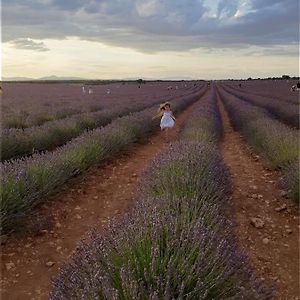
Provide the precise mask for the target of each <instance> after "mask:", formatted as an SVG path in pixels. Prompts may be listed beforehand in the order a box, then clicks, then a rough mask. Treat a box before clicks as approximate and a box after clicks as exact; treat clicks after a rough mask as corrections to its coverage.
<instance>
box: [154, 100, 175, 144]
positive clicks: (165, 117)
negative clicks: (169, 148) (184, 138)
mask: <svg viewBox="0 0 300 300" xmlns="http://www.w3.org/2000/svg"><path fill="white" fill-rule="evenodd" d="M159 117H161V120H160V128H161V130H162V131H164V132H165V139H166V142H169V134H168V133H169V129H171V128H173V127H174V124H175V117H174V115H173V113H172V111H171V105H170V103H169V102H166V103H164V104H161V105H160V106H159V109H158V114H157V115H156V116H155V117H153V119H155V118H159Z"/></svg>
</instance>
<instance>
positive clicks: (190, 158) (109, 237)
mask: <svg viewBox="0 0 300 300" xmlns="http://www.w3.org/2000/svg"><path fill="white" fill-rule="evenodd" d="M288 86H289V85H287V83H286V82H285V81H282V82H279V83H278V84H277V83H276V82H273V81H264V82H260V81H253V80H252V81H251V82H250V81H235V82H232V81H220V82H217V81H216V82H204V81H185V82H147V83H146V84H139V83H136V82H125V83H113V84H106V85H104V84H103V85H89V87H88V89H90V92H86V91H83V90H82V85H81V84H67V83H61V84H60V83H55V84H54V83H52V84H46V83H43V84H38V83H6V84H4V85H3V87H4V97H3V103H2V106H3V108H2V111H3V122H2V127H1V128H2V135H1V145H2V146H1V147H2V158H1V171H2V176H1V208H0V210H1V231H2V232H3V233H4V234H6V235H9V234H13V233H14V232H18V231H20V228H22V226H24V224H27V223H28V222H32V220H33V219H34V218H35V216H36V213H37V212H38V211H39V210H40V208H41V207H44V205H46V207H48V205H49V207H51V205H52V204H51V203H49V204H48V202H51V201H48V200H49V199H50V196H51V197H52V198H51V199H52V200H53V197H54V198H55V195H58V196H57V199H56V201H58V202H59V201H60V200H61V201H62V204H61V206H60V209H61V210H63V209H64V206H65V205H66V202H64V201H65V200H64V199H61V196H60V195H62V194H61V191H62V190H64V191H65V193H68V190H70V193H71V192H72V193H73V192H74V190H78V195H77V196H76V199H77V200H78V201H79V198H80V201H82V199H87V196H86V193H83V194H81V189H82V186H81V185H80V188H79V186H77V185H75V186H74V184H73V185H72V183H70V181H71V180H72V179H76V178H77V179H78V180H82V181H85V180H87V181H88V180H89V179H91V178H92V179H91V180H92V181H93V180H94V181H93V182H94V185H93V186H92V188H93V189H96V188H98V186H100V185H101V189H102V194H103V195H104V194H106V189H107V190H109V191H108V193H109V195H113V193H117V192H116V190H117V189H119V188H120V187H121V188H122V185H121V184H120V185H119V184H117V185H116V186H115V187H111V188H109V187H108V186H105V187H102V182H101V180H100V176H99V179H97V178H96V179H95V177H97V176H94V175H93V177H90V175H89V171H90V170H92V171H93V170H95V169H96V168H98V169H102V168H103V169H104V167H103V166H104V164H108V165H109V164H110V162H111V161H115V160H118V156H119V155H121V154H124V153H130V152H131V151H136V150H132V149H135V148H134V147H137V148H139V147H141V148H142V147H145V149H147V147H149V148H150V147H156V148H155V150H153V149H152V150H151V151H152V152H151V155H150V154H149V156H148V160H147V161H146V160H145V164H143V165H139V170H140V172H141V173H140V175H136V174H135V175H134V176H139V180H138V181H137V183H136V185H135V187H134V190H132V191H131V192H132V194H134V196H131V197H132V198H133V199H134V204H132V206H131V208H130V209H129V210H126V211H125V210H124V209H123V211H122V214H121V215H120V216H118V217H117V218H111V219H109V221H108V223H107V225H106V226H105V227H104V228H102V229H101V231H99V230H97V229H94V230H92V232H91V233H90V237H89V239H88V240H86V239H85V240H84V241H82V242H80V243H79V245H78V246H77V247H76V249H75V251H74V253H73V254H72V255H70V259H69V260H68V261H65V260H64V261H63V262H64V263H63V264H61V265H60V268H59V269H58V270H57V272H56V273H55V274H54V275H55V276H54V277H53V278H52V281H51V285H50V288H49V290H48V291H47V292H49V298H50V299H52V300H62V299H66V300H67V299H124V300H125V299H153V300H154V299H249V300H250V299H264V300H267V299H273V297H274V294H275V293H276V292H275V290H276V289H275V288H274V285H275V284H273V282H272V281H271V280H270V281H267V282H266V281H265V280H264V279H262V278H261V277H259V276H257V273H256V271H255V270H254V271H253V268H252V262H251V259H250V261H249V259H248V256H247V253H246V251H244V249H243V246H241V245H240V243H239V239H240V237H239V236H238V234H237V232H236V229H235V226H236V215H235V214H232V213H231V199H232V196H230V195H231V194H232V193H234V190H235V189H236V186H235V182H234V177H235V176H239V175H240V176H241V174H234V173H233V171H232V169H231V168H230V167H231V166H230V165H227V164H225V162H224V157H223V154H222V153H223V152H222V151H223V150H222V149H223V146H222V145H223V144H224V143H226V136H227V134H228V130H229V129H228V125H226V126H227V127H226V126H225V125H224V124H225V123H224V118H226V116H228V119H229V121H230V126H232V129H233V131H234V132H235V133H238V134H239V135H240V136H241V138H242V143H244V144H245V145H244V147H248V148H247V149H250V151H251V153H252V155H256V156H257V157H259V158H260V160H261V164H262V165H263V166H264V168H267V169H268V170H270V172H274V173H275V172H276V174H279V176H278V182H274V183H272V184H276V185H278V186H279V187H280V189H281V192H283V193H284V194H285V195H286V198H287V199H288V201H290V203H291V205H297V203H299V146H298V134H299V110H298V109H297V108H298V107H299V106H298V103H297V101H298V100H297V99H298V98H297V97H296V96H297V95H298V92H293V93H292V92H291V91H290V90H289V89H288ZM166 101H169V102H170V104H171V107H172V112H173V113H174V114H175V116H176V118H177V116H178V117H179V118H180V115H184V114H186V115H185V117H184V120H183V121H182V120H181V121H180V122H179V125H178V127H176V130H177V131H176V136H175V137H173V138H172V140H171V142H169V141H166V140H164V135H163V134H164V132H161V133H159V119H154V118H153V116H154V115H155V114H156V112H157V108H158V105H159V104H160V103H163V102H166ZM221 108H222V109H223V108H224V111H223V110H222V109H221ZM176 122H177V121H176ZM175 124H176V123H175ZM153 135H154V136H155V135H157V138H158V142H157V141H156V142H148V139H149V138H151V136H153ZM224 140H225V142H224ZM140 143H146V145H144V144H143V145H141V144H140ZM155 143H157V146H153V145H155ZM233 146H234V145H228V147H233ZM149 151H150V150H149ZM247 151H248V150H247ZM145 153H146V152H145ZM128 160H129V164H130V163H131V162H132V161H133V158H130V157H129V158H128ZM120 166H121V164H120ZM113 168H116V167H113ZM117 174H118V173H117ZM113 176H118V175H115V173H114V171H113V175H109V176H108V179H110V178H111V177H113ZM256 176H261V174H256ZM127 177H128V178H127ZM101 178H102V177H101ZM98 180H99V181H98ZM119 180H120V182H126V184H127V185H130V184H131V179H130V175H129V174H127V175H125V176H123V177H122V176H121V175H120V178H119ZM117 182H118V181H117ZM260 188H261V187H260V186H259V187H256V189H260ZM262 188H264V184H263V183H262ZM272 188H273V187H272ZM242 192H243V191H242ZM102 194H101V193H99V192H98V194H97V196H93V199H94V200H96V201H99V202H100V203H101V201H102V198H101V197H102ZM246 194H247V195H249V194H250V192H249V191H247V192H246ZM120 195H121V196H120ZM255 195H257V197H258V198H262V197H263V196H262V195H261V194H255ZM258 195H259V196H258ZM81 197H82V199H81ZM103 197H104V196H103ZM112 197H113V196H112ZM247 197H248V196H247ZM255 197H256V196H255ZM117 199H118V201H119V205H120V207H121V204H123V202H125V201H126V200H124V198H123V196H122V194H121V192H119V193H118V198H117ZM89 200H90V199H88V201H89ZM267 201H268V200H267ZM106 203H108V204H109V203H110V200H108V201H106ZM266 203H267V204H268V202H266ZM292 203H293V204H292ZM68 205H69V204H68ZM99 205H100V204H99ZM78 207H79V206H78V205H77V206H76V207H75V210H76V212H75V215H76V218H77V221H78V220H79V221H78V222H80V219H81V218H82V217H81V215H79V217H77V216H78V213H77V212H80V213H81V214H82V213H83V210H82V208H81V207H84V204H82V202H81V207H79V209H78ZM117 207H118V206H117ZM75 210H73V211H72V212H71V213H70V214H71V216H72V214H74V211H75ZM118 210H119V208H118ZM86 211H87V213H89V214H92V213H94V211H89V210H88V208H87V209H86ZM229 211H230V212H229ZM273 212H274V209H273ZM238 213H240V211H238ZM276 213H277V212H275V214H276ZM95 220H97V216H95V219H94V221H95ZM56 224H57V223H56ZM58 224H59V227H58V228H61V224H60V223H58ZM90 225H93V224H90ZM55 226H56V227H57V226H58V225H55ZM44 231H45V230H44ZM46 231H47V232H48V229H47V230H46ZM50 263H51V261H50Z"/></svg>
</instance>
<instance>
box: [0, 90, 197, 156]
mask: <svg viewBox="0 0 300 300" xmlns="http://www.w3.org/2000/svg"><path fill="white" fill-rule="evenodd" d="M198 92H199V91H198ZM193 93H195V91H194V92H193ZM188 95H191V94H187V95H181V96H180V97H185V96H188ZM169 97H170V96H169ZM177 97H179V96H177ZM170 99H171V98H169V99H158V98H157V97H156V98H155V99H153V100H151V101H141V100H136V101H131V103H130V104H128V103H123V104H119V105H118V106H114V107H112V108H110V109H104V110H102V111H99V112H91V113H83V114H78V115H76V116H73V117H69V118H65V119H63V120H56V121H52V122H47V123H45V124H44V125H42V126H34V127H30V128H26V129H24V130H22V129H16V128H10V129H4V130H3V131H2V136H1V160H2V161H3V160H8V159H13V158H17V157H21V156H25V155H29V154H32V153H33V152H35V151H45V150H53V149H55V148H56V147H58V146H61V145H63V144H64V143H66V142H67V141H69V140H71V139H72V138H75V137H77V136H79V135H80V134H82V133H83V132H84V131H85V130H92V129H95V128H97V127H101V126H105V125H107V124H108V123H110V122H111V121H112V120H113V119H115V118H117V117H121V116H125V115H128V114H129V113H132V112H136V111H140V110H142V109H145V108H147V107H150V106H152V105H154V104H155V103H160V102H162V101H163V100H164V101H166V100H170Z"/></svg>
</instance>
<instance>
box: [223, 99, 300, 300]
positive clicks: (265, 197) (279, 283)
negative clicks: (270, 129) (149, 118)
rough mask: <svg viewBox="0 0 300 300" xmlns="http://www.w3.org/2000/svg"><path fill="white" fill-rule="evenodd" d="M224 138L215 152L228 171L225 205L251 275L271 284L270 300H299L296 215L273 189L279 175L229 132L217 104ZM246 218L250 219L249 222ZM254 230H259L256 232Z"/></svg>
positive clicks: (275, 186)
mask: <svg viewBox="0 0 300 300" xmlns="http://www.w3.org/2000/svg"><path fill="white" fill-rule="evenodd" d="M219 108H220V111H221V115H222V119H223V126H224V139H223V142H222V144H221V151H222V154H223V157H224V160H225V163H226V164H227V165H228V166H229V168H230V171H231V175H232V182H233V193H232V196H231V204H232V208H233V212H234V215H235V216H234V219H235V220H236V221H237V227H236V232H237V236H238V238H239V241H240V244H241V246H242V247H243V248H244V249H245V250H246V253H247V254H248V256H249V258H250V263H251V265H252V267H253V268H254V273H255V275H256V276H258V277H260V278H263V279H265V280H266V281H268V282H271V281H273V283H275V284H276V289H277V292H276V296H275V299H282V300H295V299H299V235H298V231H299V226H298V225H299V216H298V213H297V208H296V207H295V206H294V205H293V204H292V203H291V202H290V201H289V200H288V199H285V198H284V197H283V195H282V194H283V193H282V191H280V189H279V188H278V187H277V185H276V183H277V182H278V178H279V174H278V173H277V172H274V171H270V169H268V167H267V165H266V163H265V162H263V160H261V159H260V158H259V157H258V156H256V155H255V154H253V153H251V150H250V148H249V147H248V146H247V145H246V143H245V141H243V139H242V137H241V136H240V134H239V133H238V132H235V131H234V130H233V129H232V127H231V125H230V122H229V118H228V116H227V113H226V112H225V110H224V107H223V105H222V103H221V102H220V101H219ZM251 218H257V219H256V220H255V219H253V220H252V222H251ZM254 222H255V223H256V226H258V227H262V228H256V227H255V226H254V224H252V223H254Z"/></svg>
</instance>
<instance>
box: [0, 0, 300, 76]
mask: <svg viewBox="0 0 300 300" xmlns="http://www.w3.org/2000/svg"><path fill="white" fill-rule="evenodd" d="M298 42H299V1H297V0H216V1H213V0H2V53H3V69H2V76H4V77H16V76H24V77H32V78H38V77H42V76H49V75H57V76H76V77H85V78H100V79H101V78H103V79H104V78H131V77H143V78H190V77H191V78H204V79H209V78H213V79H218V78H246V77H249V76H252V77H266V76H275V75H282V74H291V75H298V68H299V63H298Z"/></svg>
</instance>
